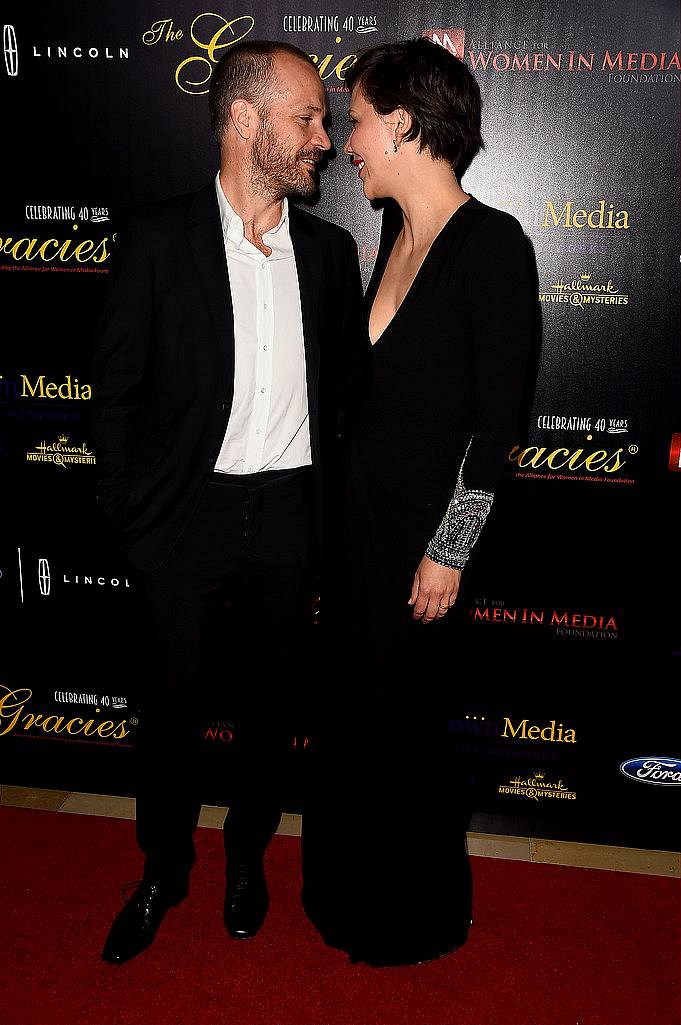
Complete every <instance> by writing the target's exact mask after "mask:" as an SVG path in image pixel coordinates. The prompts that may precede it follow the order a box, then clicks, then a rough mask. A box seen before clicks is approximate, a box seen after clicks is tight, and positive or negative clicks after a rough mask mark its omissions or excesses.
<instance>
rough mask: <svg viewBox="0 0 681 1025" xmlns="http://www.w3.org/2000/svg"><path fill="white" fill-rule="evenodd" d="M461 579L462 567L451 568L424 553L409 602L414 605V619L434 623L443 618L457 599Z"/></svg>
mask: <svg viewBox="0 0 681 1025" xmlns="http://www.w3.org/2000/svg"><path fill="white" fill-rule="evenodd" d="M460 580H461V570H460V569H449V568H448V567H447V566H440V565H439V564H438V563H437V562H433V560H432V559H429V558H428V556H427V555H424V556H423V558H422V559H421V562H420V563H419V568H418V569H417V570H416V575H415V577H414V586H413V587H412V589H411V598H410V599H409V602H408V604H409V605H413V606H414V613H413V615H414V619H420V620H421V622H422V623H432V621H433V620H434V619H442V617H443V616H444V615H446V614H447V610H448V609H449V608H450V607H451V606H452V605H453V604H454V602H455V601H456V596H457V594H458V591H459V581H460Z"/></svg>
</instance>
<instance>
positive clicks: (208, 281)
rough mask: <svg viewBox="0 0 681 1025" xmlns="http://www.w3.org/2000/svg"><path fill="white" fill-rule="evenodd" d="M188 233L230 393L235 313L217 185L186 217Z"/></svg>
mask: <svg viewBox="0 0 681 1025" xmlns="http://www.w3.org/2000/svg"><path fill="white" fill-rule="evenodd" d="M187 234H188V236H189V245H190V248H191V251H192V255H193V257H194V261H195V263H196V267H197V270H198V272H199V277H200V278H201V281H202V283H203V287H204V291H205V295H206V304H207V306H208V310H209V312H210V316H211V319H212V321H213V326H214V327H215V333H216V336H217V342H218V349H219V353H220V356H221V360H222V364H223V367H224V370H225V374H226V377H227V382H228V387H229V388H230V390H231V388H232V387H233V384H234V314H233V309H232V293H231V290H230V287H229V273H228V271H227V258H226V257H225V243H224V239H223V236H222V224H221V223H220V208H219V206H218V198H217V195H216V193H215V182H211V183H210V184H209V185H206V186H205V188H203V189H201V190H200V191H199V192H197V193H196V195H195V197H194V200H193V202H192V204H191V206H190V208H189V212H188V215H187Z"/></svg>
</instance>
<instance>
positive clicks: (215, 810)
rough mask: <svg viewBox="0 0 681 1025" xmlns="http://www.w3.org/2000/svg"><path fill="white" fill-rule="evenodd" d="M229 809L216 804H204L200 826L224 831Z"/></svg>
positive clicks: (200, 816)
mask: <svg viewBox="0 0 681 1025" xmlns="http://www.w3.org/2000/svg"><path fill="white" fill-rule="evenodd" d="M226 813H227V809H226V808H225V807H224V806H218V805H214V804H202V805H201V814H200V815H199V825H200V826H206V827H207V828H208V829H222V824H223V822H224V821H225V815H226Z"/></svg>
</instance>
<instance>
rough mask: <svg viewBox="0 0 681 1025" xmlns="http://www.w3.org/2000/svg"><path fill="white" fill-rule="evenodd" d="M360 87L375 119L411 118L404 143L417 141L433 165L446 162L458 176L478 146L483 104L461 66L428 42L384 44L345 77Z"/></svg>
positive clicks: (362, 55)
mask: <svg viewBox="0 0 681 1025" xmlns="http://www.w3.org/2000/svg"><path fill="white" fill-rule="evenodd" d="M345 84H346V86H347V87H348V88H349V89H350V91H351V92H352V90H353V89H354V88H355V87H356V86H359V88H360V90H361V92H362V93H363V94H364V96H365V98H366V100H367V101H368V102H369V103H370V104H371V106H372V107H373V108H374V110H375V111H376V113H377V114H391V113H392V112H393V111H394V110H396V109H397V108H398V107H402V108H403V109H404V110H406V111H408V112H409V113H410V114H411V120H412V124H411V128H410V130H409V132H408V133H407V135H405V137H404V138H405V141H407V142H409V141H411V140H414V139H416V140H418V146H419V150H422V149H424V148H425V149H427V150H428V151H429V152H430V155H431V156H432V157H433V159H435V160H448V161H449V163H450V164H451V165H452V167H453V168H454V170H455V171H458V172H459V174H461V173H462V169H465V167H467V166H468V164H469V163H470V162H471V160H472V159H473V157H474V156H475V154H476V153H477V152H478V150H479V149H481V148H482V147H483V141H482V135H481V134H480V116H481V109H482V101H481V99H480V89H479V88H478V83H477V82H476V81H475V78H474V77H473V75H472V74H471V72H470V71H469V70H468V68H467V67H466V65H465V64H464V63H463V61H461V60H459V58H458V57H455V56H454V54H452V53H450V52H449V51H448V50H445V48H444V47H443V46H438V44H437V43H433V42H431V41H430V40H429V39H425V38H421V39H408V40H406V41H404V42H401V43H384V44H383V45H379V46H374V47H372V48H371V49H370V50H365V51H364V52H363V53H360V55H359V58H358V60H357V63H356V64H354V65H353V66H352V67H351V68H350V69H349V70H348V72H347V73H346V75H345Z"/></svg>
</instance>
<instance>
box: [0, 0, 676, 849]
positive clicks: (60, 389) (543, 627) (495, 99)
mask: <svg viewBox="0 0 681 1025" xmlns="http://www.w3.org/2000/svg"><path fill="white" fill-rule="evenodd" d="M5 17H6V21H7V27H6V28H5V32H4V43H5V68H4V71H3V72H2V90H3V101H4V102H3V111H4V123H5V139H6V148H5V159H4V172H5V182H6V184H5V188H4V190H3V200H2V211H3V212H2V220H1V222H0V282H1V284H2V287H3V304H2V309H3V323H4V325H5V331H4V334H3V343H4V344H3V348H2V358H1V364H0V375H1V376H0V466H1V468H2V473H3V481H4V485H5V488H4V494H5V495H6V496H7V499H6V501H5V509H6V512H7V526H6V529H5V531H4V532H3V535H2V547H1V549H0V570H1V573H2V575H1V576H0V588H1V592H0V593H2V596H3V602H4V610H5V611H4V617H3V618H4V622H5V623H6V624H7V627H8V629H7V633H6V637H5V642H4V644H3V649H2V650H3V656H2V661H3V666H2V673H1V674H0V751H2V753H3V755H4V759H3V776H2V778H3V780H4V781H6V782H11V783H15V784H25V785H39V786H54V787H65V788H66V787H69V788H73V789H79V790H97V791H100V792H111V793H130V792H131V787H132V781H131V779H130V775H131V764H132V763H131V757H130V754H131V750H132V744H133V742H134V736H135V730H136V728H138V727H139V722H138V706H139V694H140V688H141V687H142V686H143V679H141V675H142V667H141V663H140V659H139V650H140V643H141V640H142V639H143V636H144V631H145V624H144V621H143V619H141V617H140V616H139V614H138V609H137V603H136V602H137V599H136V595H135V591H134V587H133V586H132V585H131V581H130V579H129V574H128V571H127V568H126V565H125V562H124V560H122V559H121V557H120V555H119V554H118V553H117V552H116V550H115V549H114V548H113V547H112V545H111V543H110V541H109V539H108V538H107V537H106V536H105V535H103V533H102V531H101V529H100V528H99V527H97V525H96V524H97V520H96V518H95V515H94V504H93V496H92V480H93V469H94V463H93V460H94V458H95V457H94V454H93V453H92V446H91V433H90V419H89V410H90V403H91V384H90V382H89V380H88V374H89V362H90V349H91V339H92V327H93V323H94V320H95V318H96V315H97V310H98V308H99V304H100V303H101V299H102V295H103V290H104V288H105V287H106V283H107V282H106V279H107V273H108V266H109V263H110V256H111V253H112V252H113V251H114V249H115V246H116V230H117V226H118V224H119V219H120V215H121V212H122V211H123V209H124V208H126V207H128V206H131V205H135V204H137V203H142V202H147V201H151V200H155V199H160V198H163V197H166V196H170V195H173V194H177V193H179V192H185V191H189V190H193V189H196V188H198V187H199V186H201V185H202V184H204V183H205V182H207V181H208V180H210V178H212V177H213V176H214V174H215V171H216V169H217V159H218V157H217V149H216V147H215V144H214V142H213V140H212V138H211V133H210V128H209V124H208V116H207V100H206V90H207V88H208V82H209V80H210V75H211V73H212V69H213V67H214V65H215V62H216V61H217V60H218V59H219V57H220V56H221V55H222V53H223V52H224V51H225V47H226V46H228V45H230V44H231V43H233V42H235V41H237V40H238V39H239V38H242V37H246V36H248V35H250V36H252V37H253V38H258V37H262V38H272V39H276V38H279V39H285V40H288V41H290V42H292V43H294V44H295V45H298V46H301V47H302V48H303V49H305V50H306V51H307V52H308V53H310V54H313V55H314V56H315V59H316V61H317V64H318V67H319V71H320V75H321V76H322V79H323V81H324V84H325V86H326V89H327V97H328V103H329V109H330V112H331V115H332V128H331V134H332V138H333V141H334V144H335V155H334V156H333V158H332V159H331V161H330V163H329V167H328V168H327V170H326V172H325V174H324V178H323V181H322V190H321V196H320V198H319V199H318V201H317V202H316V204H315V209H316V212H317V213H319V214H320V215H321V216H324V217H328V218H329V219H331V220H334V221H337V222H338V223H341V224H343V225H345V226H346V227H348V228H349V229H350V230H351V231H352V232H353V234H354V236H355V238H356V239H357V242H358V246H359V251H360V259H361V262H362V269H363V274H364V277H365V280H367V279H368V276H369V274H370V272H371V268H372V266H373V260H374V257H375V253H376V246H377V242H378V237H379V232H380V216H379V213H378V212H377V211H376V210H373V209H372V208H371V207H370V206H369V204H367V203H366V201H365V200H364V198H363V196H362V194H361V186H360V184H359V182H358V180H357V175H356V170H355V169H354V168H353V166H352V165H351V163H350V162H349V160H348V159H347V158H345V157H343V155H342V145H343V142H344V141H345V138H346V136H347V132H348V126H347V101H348V94H347V90H346V89H345V87H344V85H343V78H344V74H345V71H346V70H347V68H348V67H349V66H351V64H352V62H353V60H354V55H355V54H356V53H357V52H358V51H359V50H360V49H361V48H363V47H365V46H369V45H372V44H374V43H376V42H379V41H386V40H392V39H397V38H406V37H409V36H418V35H421V34H424V33H425V34H426V35H428V36H430V37H431V38H433V39H434V40H435V41H436V42H438V43H439V44H440V45H444V46H446V47H448V48H450V49H452V50H454V51H455V52H456V53H457V55H458V56H459V57H460V58H461V59H463V60H465V61H466V63H467V64H468V65H469V66H470V67H471V68H472V69H473V70H474V72H475V74H476V77H477V79H478V82H479V83H480V88H481V91H482V95H483V101H484V112H483V130H484V137H485V143H486V148H485V150H484V152H483V153H481V154H480V156H479V157H478V158H477V159H476V160H475V161H474V162H473V164H472V166H471V167H470V169H469V170H468V171H467V173H466V175H465V177H464V180H463V186H464V188H465V189H466V190H467V191H469V192H472V193H473V194H474V195H475V196H477V197H478V198H479V199H481V200H482V201H483V202H486V203H490V204H491V205H493V206H498V207H501V208H504V209H507V210H509V211H510V212H512V213H513V214H514V215H515V216H516V217H517V218H518V219H519V220H520V222H521V224H522V225H523V227H524V229H525V231H526V234H527V236H528V238H529V239H530V241H531V243H532V247H533V250H534V254H535V258H536V266H537V301H538V310H539V312H540V315H541V324H542V332H541V337H538V338H537V344H536V348H535V360H534V363H535V368H536V381H535V383H534V387H533V388H532V389H531V391H528V396H527V402H526V409H525V413H524V418H523V423H522V425H521V427H520V429H519V432H518V437H517V439H516V442H515V444H514V446H513V447H512V449H511V450H510V451H509V459H508V465H507V469H506V473H505V476H504V479H503V480H502V483H501V486H500V488H499V491H498V495H497V499H496V502H495V506H494V509H493V512H492V514H491V517H490V520H489V521H488V523H487V525H486V527H485V533H484V535H483V539H482V540H481V542H480V544H479V545H478V549H477V550H476V552H475V554H474V557H473V559H472V560H471V563H470V564H469V567H468V568H467V570H466V573H465V574H464V577H463V587H462V592H461V596H460V599H459V602H458V608H457V610H456V614H455V615H453V616H452V620H451V625H450V626H449V629H450V630H451V633H452V650H453V658H452V668H451V702H450V706H451V708H450V713H451V717H450V729H451V736H452V745H453V748H454V749H455V750H457V751H458V752H460V753H462V754H464V755H465V756H466V764H467V765H468V767H469V781H470V784H471V787H472V788H473V792H474V795H475V802H476V807H477V808H478V810H480V811H489V812H497V813H506V814H509V815H513V816H518V817H521V818H524V819H526V820H527V823H528V824H529V828H531V829H532V830H534V831H535V832H536V833H538V834H543V835H556V836H565V837H575V838H577V837H579V838H582V839H587V840H592V841H593V842H600V841H606V840H615V841H617V842H622V843H631V844H634V845H637V846H645V847H651V846H658V847H673V846H674V840H673V838H672V835H671V826H670V815H669V804H670V799H671V794H672V792H673V785H674V783H678V782H679V779H674V777H675V776H677V777H678V775H679V774H678V768H679V765H678V762H677V759H678V758H679V757H680V756H681V752H679V750H678V741H677V736H676V731H675V730H673V728H672V725H673V722H674V718H673V714H672V707H673V705H672V702H673V697H672V695H673V694H674V693H675V691H676V677H677V675H678V654H679V636H678V632H679V631H678V623H679V602H678V597H672V598H670V597H669V593H668V579H667V578H668V576H669V574H668V572H667V568H668V567H669V565H670V562H671V560H672V559H673V558H674V550H675V545H674V537H675V522H674V502H675V501H676V498H677V493H678V481H679V475H678V472H671V470H676V471H678V469H679V462H678V436H679V434H678V432H679V431H680V430H681V427H680V421H679V413H678V408H677V405H678V343H677V338H678V319H679V294H678V270H677V268H678V246H677V236H678V225H679V198H678V197H679V190H678V143H679V84H680V83H681V70H680V68H679V57H678V48H679V42H678V41H679V18H678V5H677V4H675V3H671V2H662V0H657V2H652V3H649V4H647V5H643V6H642V5H640V4H635V3H633V2H625V0H616V2H613V3H610V4H608V5H600V4H591V3H590V4H583V3H580V4H576V3H574V2H569V3H558V2H557V0H550V2H545V3H535V4H533V5H532V8H531V10H529V11H528V10H527V9H526V8H525V7H524V6H523V5H520V4H519V3H511V2H504V3H500V2H488V3H485V4H465V3H464V4H457V5H451V4H447V3H442V4H441V3H428V2H426V3H424V4H420V5H419V6H418V7H416V6H415V5H410V4H400V5H399V6H398V5H396V4H388V3H386V2H385V0H383V2H382V3H372V4H371V5H368V4H366V3H365V2H362V3H359V4H350V3H338V4H336V5H334V7H333V9H332V10H329V11H328V12H327V13H326V14H324V15H323V16H321V15H319V14H317V12H316V11H314V10H312V8H311V7H310V5H308V7H307V9H305V8H303V9H297V10H295V11H293V10H291V9H289V8H288V7H287V6H282V5H281V4H279V3H278V2H277V3H274V4H264V3H262V2H257V3H254V4H251V5H250V7H248V9H246V8H245V7H238V6H237V7H235V6H233V5H231V4H230V5H222V4H220V5H218V6H217V8H214V9H213V10H212V11H210V12H209V11H207V10H204V8H203V7H202V6H201V4H200V3H199V4H193V3H189V2H187V0H178V2H176V3H175V4H174V6H173V7H172V10H171V9H169V8H168V7H167V6H165V5H161V4H159V3H143V4H134V5H133V4H127V5H121V4H119V3H114V2H112V0H105V2H100V3H98V4H96V5H93V4H88V3H85V2H83V0H81V2H80V3H78V2H76V3H74V4H72V5H70V7H69V10H68V12H66V11H64V10H59V9H58V8H55V6H54V5H52V4H46V3H44V4H41V3H32V4H31V5H29V6H27V5H18V4H10V6H9V7H8V9H7V13H6V16H5ZM490 301H494V296H493V295H491V296H490ZM442 315H443V316H444V317H446V316H447V311H446V310H443V311H442ZM674 432H676V450H675V451H676V453H677V454H676V460H675V462H674V460H671V462H670V447H673V446H672V436H673V434H674ZM216 672H217V670H216ZM214 682H215V681H214ZM319 685H320V688H323V687H324V667H323V665H320V667H319ZM189 699H190V698H189V697H188V700H189ZM191 700H195V697H194V696H192V698H191ZM177 713H178V715H181V714H182V709H178V710H177ZM205 715H206V731H205V736H206V743H205V756H206V766H205V769H206V771H205V795H204V796H205V799H206V800H215V801H222V800H228V798H229V783H230V743H231V727H230V725H229V712H228V709H223V708H219V707H217V706H213V707H206V709H205ZM168 742H169V743H173V738H172V737H169V738H168ZM304 743H305V740H304V737H303V736H302V735H301V736H299V737H297V738H292V746H291V772H292V777H291V807H296V806H297V800H298V797H297V795H298V788H297V782H296V776H295V773H296V772H297V771H298V770H299V769H300V768H301V766H303V765H304ZM408 743H409V740H408V738H405V744H408ZM350 754H351V753H350V752H349V756H350ZM636 759H642V761H641V762H640V763H637V762H636V761H635V760H636ZM627 763H631V764H627ZM644 763H645V764H644ZM621 766H623V768H621Z"/></svg>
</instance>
